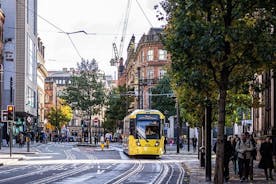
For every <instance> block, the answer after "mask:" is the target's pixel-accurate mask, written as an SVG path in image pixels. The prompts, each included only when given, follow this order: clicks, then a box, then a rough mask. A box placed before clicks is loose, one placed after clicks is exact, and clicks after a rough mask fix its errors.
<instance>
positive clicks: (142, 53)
mask: <svg viewBox="0 0 276 184" xmlns="http://www.w3.org/2000/svg"><path fill="white" fill-rule="evenodd" d="M140 57H141V63H143V62H144V51H142V52H141V56H140Z"/></svg>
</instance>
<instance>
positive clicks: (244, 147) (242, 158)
mask: <svg viewBox="0 0 276 184" xmlns="http://www.w3.org/2000/svg"><path fill="white" fill-rule="evenodd" d="M252 150H253V146H252V144H251V142H250V141H249V139H246V136H245V134H244V133H242V134H241V140H240V141H239V142H237V144H236V152H237V154H238V156H237V157H238V164H239V176H240V181H241V182H243V181H248V175H249V163H250V157H251V151H252Z"/></svg>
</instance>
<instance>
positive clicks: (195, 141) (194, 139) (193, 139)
mask: <svg viewBox="0 0 276 184" xmlns="http://www.w3.org/2000/svg"><path fill="white" fill-rule="evenodd" d="M192 142H193V148H194V152H196V145H197V138H196V137H195V136H194V137H193V138H192Z"/></svg>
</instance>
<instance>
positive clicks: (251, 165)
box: [247, 134, 257, 181]
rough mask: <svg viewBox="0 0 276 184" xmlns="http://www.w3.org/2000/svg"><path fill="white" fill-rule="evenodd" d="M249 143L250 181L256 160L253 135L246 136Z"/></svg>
mask: <svg viewBox="0 0 276 184" xmlns="http://www.w3.org/2000/svg"><path fill="white" fill-rule="evenodd" d="M247 137H248V139H249V141H250V142H251V144H252V147H253V148H252V151H251V155H250V162H249V177H250V180H251V181H252V180H253V168H254V160H256V156H257V147H256V141H255V139H254V137H253V134H251V135H249V134H248V135H247Z"/></svg>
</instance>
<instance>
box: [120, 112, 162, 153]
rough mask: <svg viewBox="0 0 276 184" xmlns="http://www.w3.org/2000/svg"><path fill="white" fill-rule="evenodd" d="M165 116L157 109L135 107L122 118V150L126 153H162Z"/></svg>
mask: <svg viewBox="0 0 276 184" xmlns="http://www.w3.org/2000/svg"><path fill="white" fill-rule="evenodd" d="M164 121H165V116H164V115H163V114H162V113H161V112H160V111H158V110H141V109H137V110H135V111H133V112H132V113H131V114H129V115H128V116H126V117H125V118H124V129H123V150H124V152H125V153H126V154H127V155H130V156H134V155H145V156H146V155H147V156H161V155H162V154H163V153H164V139H165V137H164V131H163V129H164Z"/></svg>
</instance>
